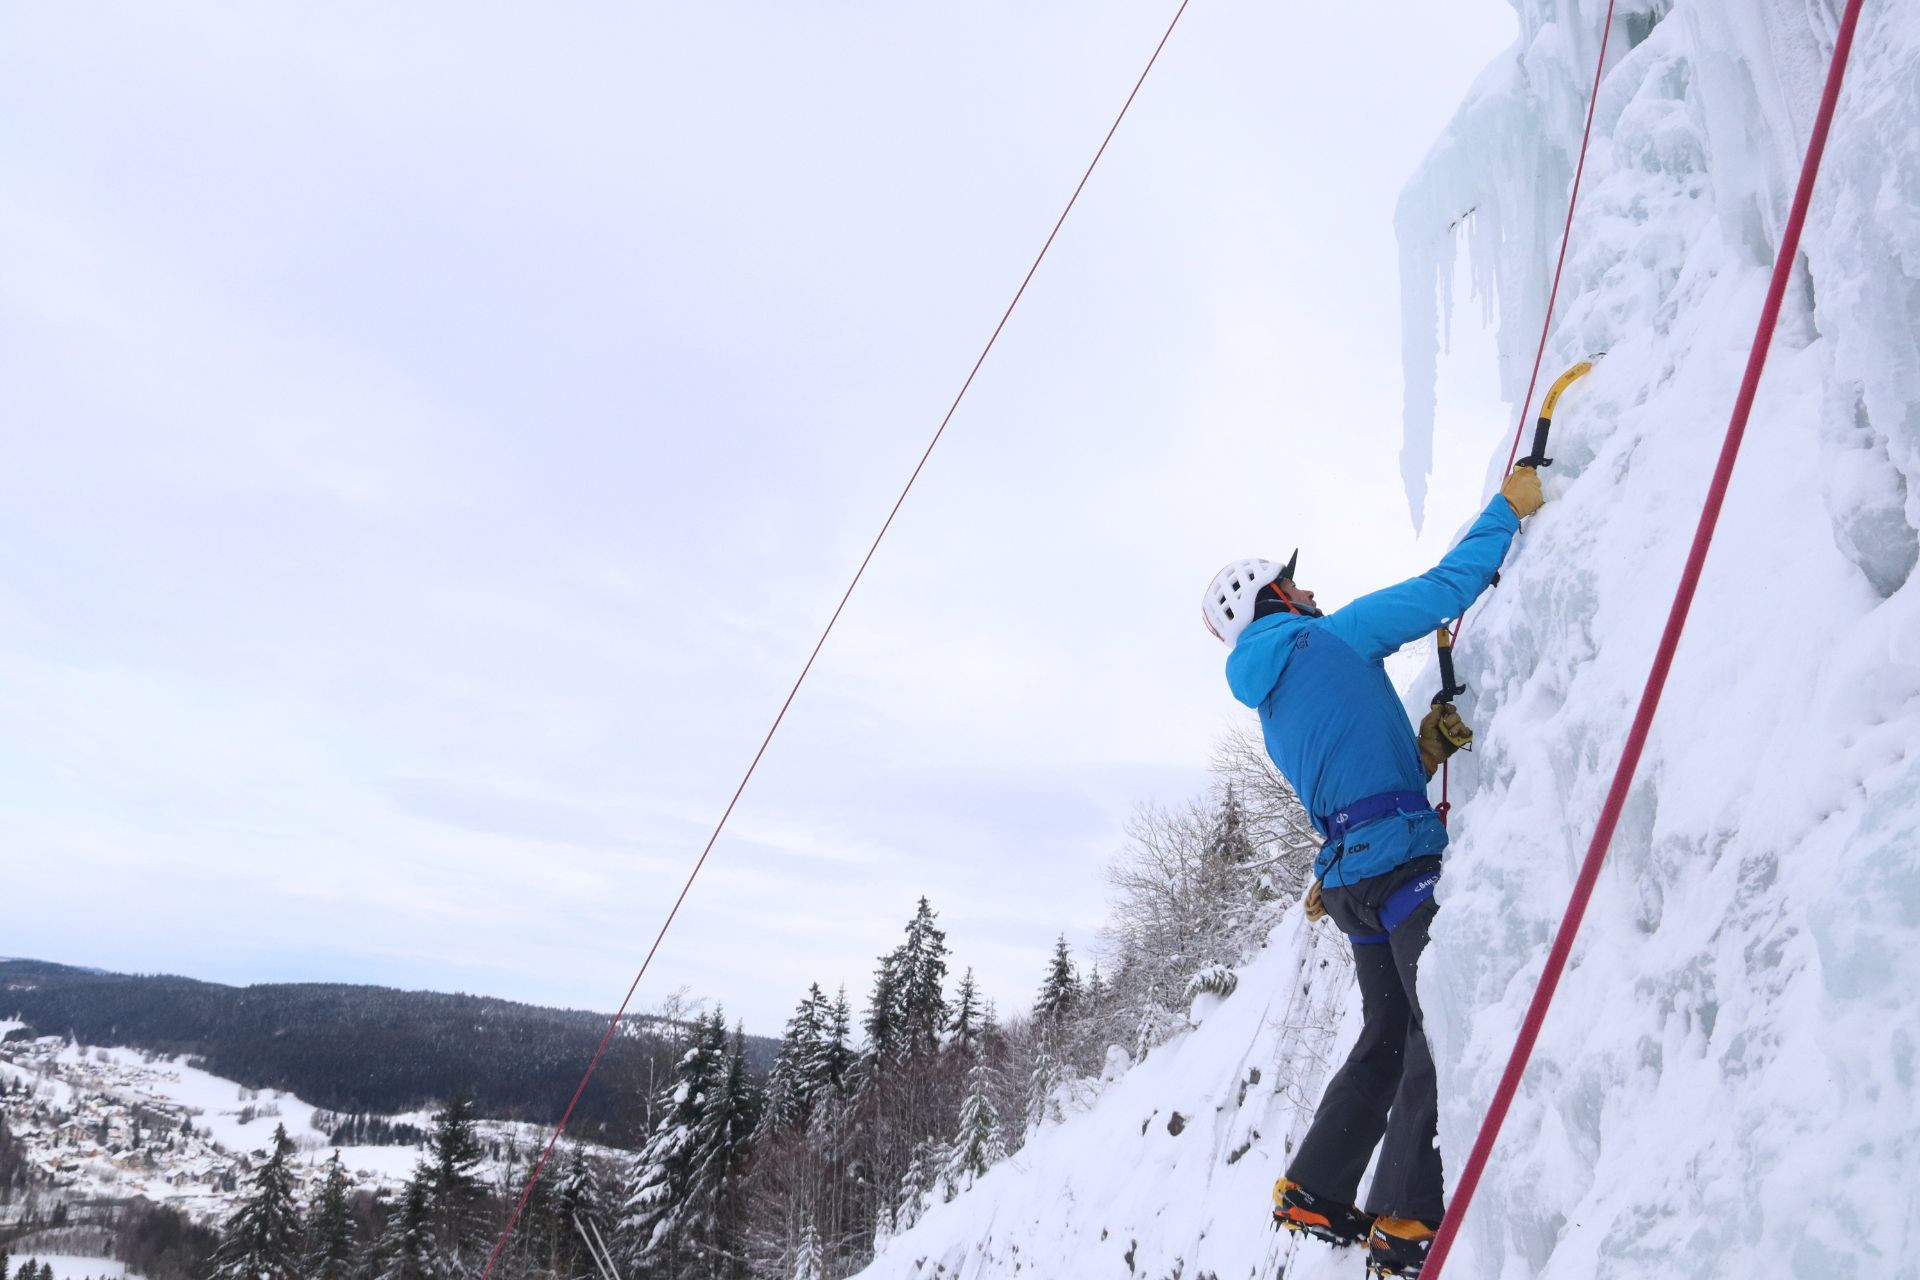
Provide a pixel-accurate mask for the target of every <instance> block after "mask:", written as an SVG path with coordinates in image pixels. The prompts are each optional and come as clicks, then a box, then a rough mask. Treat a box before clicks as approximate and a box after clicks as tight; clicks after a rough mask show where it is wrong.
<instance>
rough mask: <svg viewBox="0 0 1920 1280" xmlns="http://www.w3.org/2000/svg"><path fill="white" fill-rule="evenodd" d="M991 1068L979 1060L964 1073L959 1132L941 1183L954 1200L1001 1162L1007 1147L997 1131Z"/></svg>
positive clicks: (982, 1060)
mask: <svg viewBox="0 0 1920 1280" xmlns="http://www.w3.org/2000/svg"><path fill="white" fill-rule="evenodd" d="M996 1083H997V1082H996V1081H995V1079H994V1071H993V1067H992V1066H991V1065H989V1064H988V1062H987V1061H986V1059H984V1058H982V1059H979V1060H978V1061H976V1062H975V1063H974V1064H973V1068H972V1070H970V1071H968V1072H967V1097H966V1101H965V1102H962V1103H961V1104H960V1130H959V1132H958V1133H956V1134H954V1137H953V1143H952V1145H951V1146H950V1147H949V1148H948V1151H947V1159H946V1165H945V1167H944V1168H943V1169H942V1170H941V1171H940V1184H941V1187H942V1189H943V1191H944V1195H945V1198H946V1199H948V1200H951V1199H953V1198H954V1197H955V1196H957V1195H959V1194H960V1193H961V1192H962V1191H965V1190H966V1189H967V1188H968V1187H971V1186H972V1185H973V1183H974V1180H975V1179H977V1178H979V1177H980V1176H981V1175H982V1174H984V1173H985V1172H986V1171H987V1170H988V1169H991V1168H992V1167H993V1166H994V1165H996V1164H998V1163H999V1162H1000V1161H1001V1160H1004V1159H1005V1158H1006V1155H1007V1144H1006V1140H1005V1138H1004V1137H1002V1136H1001V1132H1000V1110H999V1108H998V1107H996V1106H995V1105H994V1101H993V1095H994V1092H995V1085H996Z"/></svg>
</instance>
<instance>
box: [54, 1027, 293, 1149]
mask: <svg viewBox="0 0 1920 1280" xmlns="http://www.w3.org/2000/svg"><path fill="white" fill-rule="evenodd" d="M58 1061H59V1063H60V1065H61V1066H63V1067H67V1068H72V1067H78V1066H82V1065H84V1064H86V1063H90V1062H91V1063H103V1064H110V1065H112V1066H114V1067H116V1068H118V1069H119V1070H120V1071H121V1072H122V1073H124V1074H125V1075H126V1076H128V1077H133V1078H135V1079H137V1083H135V1084H132V1085H129V1086H126V1087H123V1088H122V1089H121V1090H119V1092H120V1093H122V1094H123V1095H125V1096H127V1098H128V1099H129V1100H133V1099H134V1098H144V1099H145V1100H148V1101H152V1102H171V1103H174V1104H176V1105H178V1106H181V1107H184V1108H186V1109H187V1110H188V1111H190V1112H191V1113H193V1116H194V1120H193V1124H194V1127H195V1128H196V1129H201V1130H204V1131H205V1132H207V1133H208V1134H210V1135H211V1136H212V1138H213V1140H214V1141H215V1142H217V1143H219V1144H220V1145H221V1146H223V1147H225V1148H226V1149H227V1150H229V1151H256V1150H257V1151H265V1150H268V1149H270V1148H271V1146H272V1144H273V1129H274V1126H275V1125H281V1124H283V1125H285V1126H286V1127H287V1136H288V1137H290V1138H292V1139H293V1141H294V1144H295V1145H296V1146H298V1147H299V1148H300V1149H301V1150H302V1151H308V1152H311V1151H319V1150H321V1149H322V1148H325V1147H326V1145H327V1139H326V1135H325V1134H323V1133H321V1132H320V1131H319V1130H317V1129H316V1128H314V1124H313V1116H314V1113H315V1112H316V1111H318V1110H319V1108H317V1107H315V1106H313V1105H312V1104H311V1103H307V1102H302V1101H301V1100H300V1099H298V1098H296V1097H294V1096H293V1095H292V1094H290V1093H282V1092H280V1091H279V1090H276V1089H249V1088H246V1087H245V1086H244V1085H240V1084H237V1083H235V1082H234V1081H232V1080H227V1079H224V1078H222V1077H220V1076H216V1075H214V1074H212V1073H211V1072H207V1071H202V1070H200V1069H199V1068H198V1067H190V1066H188V1065H186V1060H185V1059H183V1058H154V1059H151V1060H150V1059H149V1056H148V1055H147V1054H145V1053H142V1052H141V1051H140V1050H138V1049H103V1048H95V1047H89V1046H84V1045H75V1044H69V1045H68V1046H67V1047H66V1048H65V1049H63V1050H61V1052H60V1054H59V1058H58Z"/></svg>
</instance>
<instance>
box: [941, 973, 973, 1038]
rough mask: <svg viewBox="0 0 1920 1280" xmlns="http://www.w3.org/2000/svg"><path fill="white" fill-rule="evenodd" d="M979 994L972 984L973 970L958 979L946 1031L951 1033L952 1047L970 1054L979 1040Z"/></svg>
mask: <svg viewBox="0 0 1920 1280" xmlns="http://www.w3.org/2000/svg"><path fill="white" fill-rule="evenodd" d="M980 1012H981V1011H980V994H979V991H978V989H977V988H976V987H975V986H974V983H973V970H972V969H971V968H969V969H968V970H967V972H966V976H965V977H963V978H961V979H960V990H959V992H958V993H957V994H955V996H954V998H953V1021H952V1022H950V1023H948V1024H947V1029H948V1030H949V1031H951V1032H952V1033H953V1044H954V1047H955V1048H957V1049H959V1050H960V1051H962V1052H963V1053H969V1054H971V1053H972V1052H973V1048H974V1042H975V1041H977V1040H978V1039H979V1038H980Z"/></svg>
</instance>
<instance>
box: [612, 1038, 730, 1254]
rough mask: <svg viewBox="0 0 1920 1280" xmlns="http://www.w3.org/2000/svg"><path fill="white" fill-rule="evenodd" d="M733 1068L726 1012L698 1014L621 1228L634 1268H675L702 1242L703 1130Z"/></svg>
mask: <svg viewBox="0 0 1920 1280" xmlns="http://www.w3.org/2000/svg"><path fill="white" fill-rule="evenodd" d="M728 1074H729V1070H728V1054H727V1025H726V1018H725V1015H724V1014H722V1013H721V1012H720V1011H718V1010H715V1011H714V1013H713V1015H712V1016H711V1017H705V1016H703V1017H700V1018H698V1019H696V1020H695V1024H694V1038H693V1043H692V1044H691V1045H690V1046H689V1047H688V1049H687V1051H686V1052H685V1053H684V1054H682V1055H681V1057H680V1061H679V1063H678V1064H676V1066H675V1067H674V1075H673V1079H672V1080H671V1081H670V1082H669V1083H668V1084H667V1087H666V1088H665V1090H663V1091H662V1094H661V1096H660V1098H659V1100H658V1105H657V1106H656V1108H655V1119H654V1128H653V1133H652V1134H651V1135H650V1136H649V1137H648V1139H647V1144H646V1146H645V1147H644V1148H642V1149H641V1152H640V1154H639V1156H638V1157H637V1158H636V1159H635V1161H634V1166H633V1167H634V1173H633V1177H632V1181H631V1184H630V1185H631V1190H630V1192H629V1194H628V1196H627V1200H626V1204H625V1206H624V1208H623V1210H622V1214H621V1220H620V1234H621V1236H622V1238H623V1240H624V1241H625V1247H626V1250H627V1253H628V1256H629V1257H630V1258H631V1259H632V1261H633V1262H634V1263H635V1264H636V1265H637V1266H640V1267H642V1268H647V1267H659V1268H664V1269H665V1270H666V1271H667V1272H668V1273H671V1272H672V1271H673V1269H674V1268H675V1266H676V1264H677V1261H678V1260H679V1259H680V1258H681V1256H682V1255H683V1253H684V1252H685V1251H686V1250H687V1249H689V1248H690V1247H691V1246H693V1245H694V1244H696V1243H697V1241H696V1240H695V1239H694V1238H693V1234H694V1233H693V1232H692V1231H691V1230H690V1228H691V1226H692V1221H691V1220H692V1219H696V1218H698V1217H699V1216H700V1215H702V1214H703V1213H704V1212H705V1210H706V1208H707V1206H708V1205H709V1204H710V1201H711V1196H710V1195H709V1194H708V1188H706V1187H705V1186H703V1185H701V1184H700V1182H699V1179H700V1177H701V1176H702V1172H703V1159H702V1157H703V1155H704V1154H705V1153H704V1152H703V1151H702V1149H701V1146H700V1140H701V1131H702V1126H703V1122H704V1121H705V1119H706V1115H707V1111H708V1109H709V1108H710V1107H712V1106H714V1105H715V1099H716V1096H717V1095H718V1094H719V1093H720V1092H721V1091H722V1090H723V1089H724V1088H725V1085H726V1082H727V1077H728Z"/></svg>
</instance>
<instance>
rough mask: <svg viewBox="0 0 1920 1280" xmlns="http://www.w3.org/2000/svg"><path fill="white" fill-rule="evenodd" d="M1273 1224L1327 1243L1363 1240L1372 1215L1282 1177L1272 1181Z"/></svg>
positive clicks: (1359, 1241)
mask: <svg viewBox="0 0 1920 1280" xmlns="http://www.w3.org/2000/svg"><path fill="white" fill-rule="evenodd" d="M1273 1225H1274V1226H1276V1227H1285V1228H1286V1229H1287V1230H1289V1231H1299V1232H1302V1233H1303V1234H1306V1235H1310V1236H1312V1237H1313V1238H1314V1239H1315V1240H1325V1241H1326V1242H1327V1243H1328V1244H1334V1245H1350V1244H1365V1243H1366V1241H1367V1230H1368V1228H1370V1227H1371V1226H1373V1215H1372V1214H1370V1213H1362V1212H1361V1211H1360V1210H1358V1209H1356V1208H1354V1207H1353V1206H1352V1205H1350V1204H1342V1203H1341V1202H1340V1201H1338V1200H1328V1199H1326V1198H1325V1197H1322V1196H1316V1195H1314V1194H1313V1193H1312V1192H1311V1191H1308V1190H1307V1189H1306V1188H1305V1187H1303V1186H1301V1185H1300V1184H1299V1183H1297V1182H1294V1181H1291V1180H1290V1179H1287V1178H1282V1179H1280V1180H1279V1181H1278V1182H1276V1183H1274V1184H1273Z"/></svg>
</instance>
